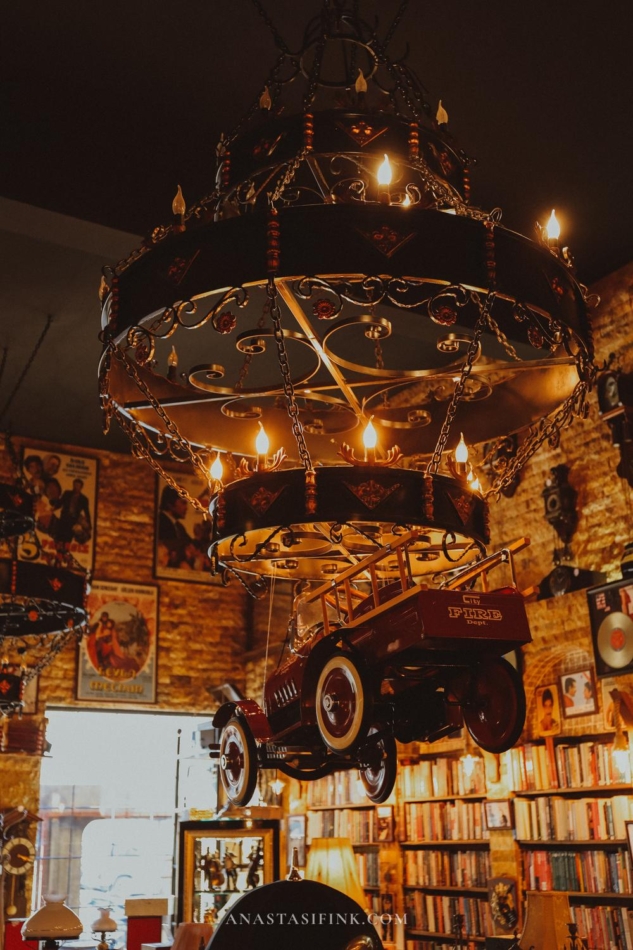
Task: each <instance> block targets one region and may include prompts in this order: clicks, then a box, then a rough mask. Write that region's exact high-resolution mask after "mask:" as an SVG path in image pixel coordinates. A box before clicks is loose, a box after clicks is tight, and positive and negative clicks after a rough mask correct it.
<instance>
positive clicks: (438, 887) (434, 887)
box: [403, 884, 488, 895]
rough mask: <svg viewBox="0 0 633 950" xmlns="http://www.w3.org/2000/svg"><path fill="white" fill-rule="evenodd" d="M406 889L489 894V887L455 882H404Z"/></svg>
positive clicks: (443, 892) (445, 892)
mask: <svg viewBox="0 0 633 950" xmlns="http://www.w3.org/2000/svg"><path fill="white" fill-rule="evenodd" d="M403 887H404V889H405V890H406V891H432V892H433V893H434V894H435V893H442V894H486V895H487V894H488V888H487V887H466V886H465V885H462V886H457V885H455V884H403Z"/></svg>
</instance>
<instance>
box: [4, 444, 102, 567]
mask: <svg viewBox="0 0 633 950" xmlns="http://www.w3.org/2000/svg"><path fill="white" fill-rule="evenodd" d="M97 469H98V464H97V460H96V459H94V458H87V457H85V456H83V455H74V454H73V455H68V454H67V453H66V452H55V451H48V450H46V451H44V450H42V449H35V448H32V447H31V446H29V445H25V446H23V447H22V474H23V475H24V478H25V480H26V484H27V486H28V489H29V491H31V492H32V493H33V494H34V496H35V506H34V517H35V529H36V531H37V536H38V539H39V542H40V544H41V546H42V550H43V551H44V552H51V553H54V552H55V551H56V550H57V549H58V548H59V547H60V546H63V548H64V550H67V551H69V552H70V553H71V554H72V555H73V557H74V558H75V559H76V560H77V561H78V562H79V564H81V566H82V567H83V568H85V569H86V570H87V571H91V570H92V568H93V566H94V552H95V525H96V518H97V512H96V507H97Z"/></svg>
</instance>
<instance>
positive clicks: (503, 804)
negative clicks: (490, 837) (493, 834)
mask: <svg viewBox="0 0 633 950" xmlns="http://www.w3.org/2000/svg"><path fill="white" fill-rule="evenodd" d="M484 805H485V811H486V826H487V828H488V830H489V831H501V830H505V829H506V828H514V822H513V821H512V802H511V801H510V799H509V798H505V799H503V800H501V799H500V800H498V801H497V800H493V801H487V802H484Z"/></svg>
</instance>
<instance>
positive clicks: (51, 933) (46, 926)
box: [22, 894, 84, 950]
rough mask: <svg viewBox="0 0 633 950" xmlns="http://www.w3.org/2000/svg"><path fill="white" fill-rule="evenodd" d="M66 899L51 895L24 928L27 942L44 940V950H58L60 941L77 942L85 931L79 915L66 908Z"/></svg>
mask: <svg viewBox="0 0 633 950" xmlns="http://www.w3.org/2000/svg"><path fill="white" fill-rule="evenodd" d="M64 900H65V897H62V896H60V895H53V894H51V895H49V896H48V897H45V898H44V906H43V907H40V909H39V910H36V911H35V913H34V914H32V915H31V916H30V917H29V919H28V920H26V921H25V922H24V926H23V927H22V936H23V937H24V939H25V940H43V941H44V948H43V950H57V947H58V946H59V944H58V941H64V940H76V939H77V937H79V936H81V932H82V930H83V929H84V927H83V924H82V922H81V921H80V919H79V917H78V916H77V914H75V912H74V911H72V910H71V909H70V907H66V905H65V904H64Z"/></svg>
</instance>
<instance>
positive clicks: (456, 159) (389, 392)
mask: <svg viewBox="0 0 633 950" xmlns="http://www.w3.org/2000/svg"><path fill="white" fill-rule="evenodd" d="M255 6H256V7H258V8H259V9H260V11H261V6H260V5H259V4H258V3H255ZM356 6H357V4H352V3H349V4H346V3H336V4H332V3H331V2H329V0H326V2H325V3H324V6H323V10H322V13H321V15H320V16H319V17H318V18H316V19H315V20H314V21H312V22H311V23H310V24H309V26H308V28H307V30H306V33H305V37H304V42H303V45H302V48H301V49H300V50H299V51H298V52H296V53H293V52H291V51H290V50H289V49H288V48H287V46H286V45H285V43H284V42H283V40H282V39H281V37H280V36H279V34H278V33H277V32H276V31H275V30H274V27H273V33H274V36H275V39H276V42H277V46H278V51H279V55H278V58H277V61H276V63H275V65H274V67H273V69H272V70H271V72H270V74H269V76H268V78H267V81H266V84H265V86H264V88H263V89H261V90H259V91H258V94H257V96H256V97H255V99H254V101H253V105H252V106H251V108H250V109H249V111H248V112H247V114H246V116H245V117H244V118H242V119H241V120H240V121H239V122H238V124H237V126H236V128H235V130H234V131H233V132H232V133H230V134H229V135H227V136H223V137H222V139H221V141H220V143H219V146H218V150H217V158H218V162H217V166H218V167H217V176H216V184H215V188H214V190H213V191H212V192H211V194H209V195H208V196H206V197H205V198H203V199H202V200H200V201H198V202H197V203H195V204H193V205H192V206H190V207H187V206H186V204H185V201H184V198H183V196H182V193H181V191H180V188H179V189H178V193H177V195H176V198H175V199H174V204H173V209H172V210H173V219H172V223H171V224H170V225H169V226H163V227H158V228H156V229H155V230H154V231H153V232H152V234H151V235H150V237H149V238H148V239H147V240H146V241H144V242H143V244H142V246H141V247H140V248H139V249H138V250H137V251H135V252H134V253H133V254H132V255H131V256H130V257H129V258H128V259H127V260H123V261H120V262H119V263H118V264H117V265H116V266H113V267H110V268H106V269H105V271H104V279H103V281H102V287H101V299H102V303H103V314H102V338H103V342H104V353H103V357H102V361H101V368H100V389H101V397H102V403H103V406H104V410H105V414H106V420H107V422H109V420H110V418H111V417H112V416H114V417H116V418H117V419H118V421H119V423H120V424H121V426H122V427H123V429H124V430H125V431H126V432H127V433H128V434H129V436H130V438H131V440H132V443H133V446H134V449H135V451H136V452H137V454H139V455H141V456H143V457H145V458H146V459H147V460H148V461H150V462H151V464H152V465H153V466H154V467H155V468H157V469H158V470H160V471H161V472H162V473H164V474H166V477H167V479H168V481H170V483H172V484H173V485H175V487H177V488H178V490H179V491H180V492H181V494H185V492H184V489H182V488H181V487H180V486H178V485H177V479H175V477H174V476H173V474H171V473H170V472H169V471H168V468H169V466H167V469H165V468H164V465H163V462H164V461H165V460H177V461H186V462H190V463H191V464H193V466H194V468H195V469H197V470H198V472H199V473H200V474H201V475H203V476H204V477H205V478H206V479H207V480H210V485H211V489H212V492H213V495H214V499H213V501H212V505H211V511H212V514H213V518H214V537H215V541H216V553H217V555H218V556H219V560H220V562H221V563H223V564H224V565H225V566H228V567H232V568H234V569H245V570H252V571H253V572H254V573H269V572H272V571H273V570H276V569H277V568H279V569H280V570H281V571H285V572H286V576H294V575H301V574H306V575H307V576H313V575H314V576H323V574H327V573H328V570H329V572H330V573H336V572H337V571H338V570H339V569H341V568H342V567H343V566H345V564H346V563H349V562H350V558H353V557H354V556H355V555H356V554H357V553H359V552H360V553H362V552H363V551H366V550H367V549H369V550H371V546H372V545H376V544H381V543H382V544H384V543H385V542H386V541H387V540H388V539H389V538H390V537H393V536H394V535H397V534H398V532H399V530H405V529H409V528H412V527H413V528H416V529H418V528H422V529H428V530H425V532H423V535H422V537H423V539H424V540H422V541H420V542H419V545H418V546H419V555H420V557H419V561H418V563H419V565H420V571H421V572H427V571H429V570H432V571H433V572H438V571H440V572H441V571H442V570H445V569H447V568H448V567H450V565H451V564H452V563H453V561H454V560H462V559H466V560H468V559H469V558H471V557H478V556H480V553H481V549H482V547H483V546H484V545H485V544H486V543H487V527H486V520H487V519H486V504H485V495H486V494H488V493H489V492H494V493H498V492H499V491H501V490H503V489H504V488H505V487H507V486H508V485H509V484H510V483H511V482H512V480H513V479H515V478H516V475H517V473H518V472H519V470H520V468H521V467H522V465H523V464H525V462H526V461H527V459H529V458H530V457H531V455H532V454H533V452H534V451H535V450H536V449H537V448H538V446H539V445H540V444H541V443H542V442H543V441H545V440H550V441H552V440H555V439H556V438H557V433H558V431H559V430H560V429H561V427H562V426H564V425H566V424H568V423H569V422H570V421H571V420H572V418H573V417H574V416H575V415H578V414H581V413H582V412H583V411H584V403H585V396H586V393H587V389H588V387H589V385H590V383H591V379H592V376H593V370H594V368H593V363H592V358H593V353H592V345H591V333H590V326H589V321H588V316H587V303H588V301H587V295H586V292H585V288H583V287H582V285H580V284H579V283H578V282H577V280H576V279H575V276H574V273H573V270H572V267H571V262H570V258H569V255H568V254H567V252H566V249H561V248H559V245H558V237H557V234H556V233H555V229H553V228H550V229H549V232H547V231H546V230H545V229H544V230H543V233H542V235H541V237H540V239H539V240H538V241H531V240H529V239H528V238H526V237H524V236H522V235H520V234H517V233H514V232H513V231H511V230H508V229H507V228H505V227H503V226H502V225H501V223H500V214H499V212H498V211H493V212H492V213H486V212H484V211H481V210H479V209H476V208H474V207H472V206H471V205H470V203H469V201H470V185H469V166H470V164H471V162H470V160H469V158H468V157H467V156H466V155H465V154H464V153H463V152H462V151H461V150H460V149H459V148H458V146H457V145H456V143H455V141H454V139H453V137H452V135H451V134H450V133H449V131H448V128H447V122H448V117H447V115H446V112H445V111H444V109H443V108H442V107H441V104H440V107H439V108H438V110H437V113H436V115H435V118H433V113H434V112H435V110H433V109H431V107H430V105H429V103H428V102H427V101H426V99H425V97H424V94H423V92H422V89H421V87H420V85H419V84H418V82H417V81H416V79H415V77H414V75H413V73H412V72H411V71H410V70H409V69H408V68H407V66H406V64H405V63H404V62H403V61H396V60H393V59H391V58H390V57H389V55H388V52H387V45H388V43H389V42H390V40H391V37H392V35H393V32H394V30H395V27H396V26H397V25H398V20H399V17H396V21H394V23H393V24H392V25H391V27H390V29H389V30H388V32H387V34H386V37H385V38H383V39H381V38H379V37H378V35H377V33H376V31H375V30H374V29H373V28H372V27H370V26H369V25H368V24H367V23H365V22H364V21H363V20H362V19H360V18H359V17H358V16H357V15H356V14H355V8H356ZM403 6H404V5H403ZM268 22H269V25H270V21H268ZM551 224H552V225H553V224H555V220H554V221H552V222H551ZM258 434H259V435H260V436H261V435H263V437H264V439H265V443H262V442H261V439H260V446H259V447H257V446H256V438H257V436H258ZM509 436H512V439H510V438H509ZM458 443H459V444H465V445H468V446H469V447H470V449H471V456H470V462H469V461H468V454H467V453H466V461H461V462H460V461H459V460H458V458H457V457H456V455H455V450H456V448H457V446H458ZM262 444H264V448H263V449H262V448H261V445H262ZM475 447H477V448H475ZM473 449H475V451H474V452H473ZM269 453H270V454H269ZM275 453H276V454H275ZM457 456H459V451H458V452H457ZM214 460H215V461H216V468H215V472H214V473H212V474H210V472H211V465H212V463H213V462H214ZM473 461H475V462H476V463H478V464H481V465H482V468H483V469H484V470H485V471H487V473H488V481H487V483H486V486H485V488H484V487H482V485H481V484H480V483H479V481H477V480H476V479H475V475H477V476H478V475H479V472H476V471H475V468H474V466H473ZM297 465H299V466H300V467H299V468H297ZM293 466H294V467H293ZM350 486H351V487H350ZM394 486H395V487H394ZM191 500H192V503H194V504H197V505H198V506H199V504H200V503H199V502H198V501H197V499H191ZM282 512H283V513H282ZM288 531H290V535H289V534H288ZM273 534H274V535H275V536H274V537H273ZM236 538H239V543H238V542H236ZM284 538H285V539H286V541H289V543H288V544H285V543H284V540H283V539H284ZM247 562H248V563H247ZM303 562H305V563H303ZM462 562H463V561H462Z"/></svg>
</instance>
